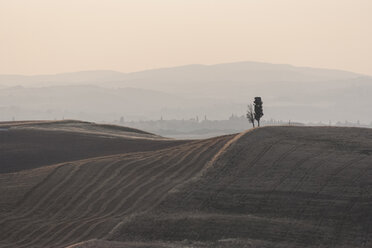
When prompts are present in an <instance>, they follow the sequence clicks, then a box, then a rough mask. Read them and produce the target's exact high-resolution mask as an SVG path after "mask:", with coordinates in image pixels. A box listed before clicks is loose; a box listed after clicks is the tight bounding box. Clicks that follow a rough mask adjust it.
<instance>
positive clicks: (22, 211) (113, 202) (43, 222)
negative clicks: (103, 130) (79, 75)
mask: <svg viewBox="0 0 372 248" xmlns="http://www.w3.org/2000/svg"><path fill="white" fill-rule="evenodd" d="M232 137H233V136H224V137H218V138H213V139H208V140H200V141H187V142H184V143H183V144H178V145H175V144H173V146H171V147H168V148H164V149H158V150H156V151H143V152H131V153H123V154H119V155H112V156H104V157H99V158H89V159H86V160H79V161H73V162H67V163H60V164H57V165H52V166H44V167H40V168H36V169H32V170H27V171H21V172H18V173H8V174H0V195H1V201H0V247H64V246H65V245H68V244H71V243H75V242H79V241H83V240H88V239H92V238H103V237H104V236H105V235H107V234H108V233H109V232H110V231H111V230H112V229H113V228H114V227H115V226H116V225H118V224H119V223H120V222H121V221H123V220H125V219H126V218H130V216H131V215H133V214H139V213H141V212H145V211H148V210H149V209H151V208H153V207H154V206H156V205H157V204H159V203H160V202H161V201H162V200H163V199H164V197H165V196H166V195H167V192H169V191H170V190H171V189H172V188H174V187H175V186H177V185H179V184H182V183H183V182H184V181H186V180H188V179H190V178H192V177H194V176H195V175H196V174H198V173H199V172H200V171H201V170H202V169H203V168H204V167H205V165H206V164H207V162H208V161H209V160H210V159H211V158H212V157H213V156H214V154H216V153H217V152H218V151H219V150H220V149H221V147H222V146H223V145H224V144H225V143H226V142H227V141H228V140H230V139H231V138H232ZM146 142H153V141H152V140H147V141H146ZM158 142H166V143H168V142H169V141H166V140H163V141H158ZM144 145H145V146H146V144H144Z"/></svg>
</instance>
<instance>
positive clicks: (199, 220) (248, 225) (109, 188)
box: [0, 127, 372, 247]
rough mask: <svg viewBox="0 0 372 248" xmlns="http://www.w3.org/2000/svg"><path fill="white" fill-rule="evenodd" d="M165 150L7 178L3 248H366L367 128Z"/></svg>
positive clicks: (370, 213)
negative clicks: (75, 244) (364, 247)
mask: <svg viewBox="0 0 372 248" xmlns="http://www.w3.org/2000/svg"><path fill="white" fill-rule="evenodd" d="M154 140H155V138H153V139H138V142H154ZM156 141H157V142H159V143H161V142H169V141H167V140H156ZM168 144H171V143H168ZM168 146H169V147H165V148H163V149H158V150H152V151H143V152H138V151H137V152H128V151H124V152H123V153H122V154H116V155H110V156H104V157H94V158H88V159H83V160H77V161H72V162H66V163H60V164H57V165H52V166H43V167H40V168H36V169H31V170H26V171H21V172H18V173H10V174H0V194H1V201H0V207H1V208H0V214H1V218H0V247H64V246H67V245H73V244H74V243H78V242H82V241H85V240H92V239H102V240H103V239H106V240H112V242H108V241H105V242H104V241H94V242H88V243H85V244H80V245H78V246H76V247H110V246H111V247H189V246H190V245H193V246H194V247H343V246H344V247H360V246H363V245H365V246H366V247H368V246H369V245H370V244H371V238H372V237H371V234H370V233H371V230H370V228H371V226H372V204H371V202H372V196H371V193H370V192H371V187H372V185H371V184H370V182H371V179H372V159H371V153H370V152H371V151H372V131H371V130H367V129H353V128H306V127H270V128H261V129H256V130H254V131H252V132H247V133H244V134H241V135H239V136H234V135H232V136H224V137H217V138H213V139H208V140H199V141H188V142H186V141H185V142H184V143H182V142H181V143H174V144H172V145H168ZM19 182H22V183H19ZM185 240H186V241H185ZM114 241H115V242H114ZM116 241H121V242H124V243H120V242H116ZM169 242H171V243H169ZM94 244H96V246H94ZM97 244H99V245H97Z"/></svg>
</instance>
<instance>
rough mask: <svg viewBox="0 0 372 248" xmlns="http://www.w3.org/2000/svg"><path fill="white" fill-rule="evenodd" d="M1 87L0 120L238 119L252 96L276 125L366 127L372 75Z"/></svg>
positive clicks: (35, 82)
mask: <svg viewBox="0 0 372 248" xmlns="http://www.w3.org/2000/svg"><path fill="white" fill-rule="evenodd" d="M0 85H2V88H0V110H1V112H2V115H1V116H0V121H7V120H12V119H15V120H21V119H48V120H53V119H63V118H69V119H80V120H88V121H105V122H113V121H114V120H119V118H120V117H121V116H124V118H125V120H149V119H150V120H157V119H159V118H160V116H163V117H164V118H165V119H168V120H169V119H190V118H195V116H196V115H198V116H199V117H202V116H204V115H207V116H208V119H226V118H228V116H231V114H232V113H235V114H238V115H243V114H244V113H245V112H246V107H247V104H248V103H249V102H251V101H252V99H253V97H255V96H261V97H262V98H263V99H264V104H265V115H266V116H270V117H271V118H273V119H276V120H289V119H290V120H296V121H300V122H301V121H302V122H304V121H313V122H318V121H323V123H325V122H328V121H329V120H332V121H334V122H336V121H344V120H345V119H346V120H349V121H353V122H356V121H357V120H360V121H362V122H365V123H370V122H371V119H370V117H369V116H370V114H369V113H370V109H371V108H372V101H371V98H370V96H371V94H372V78H371V77H370V76H366V75H361V74H356V73H352V72H345V71H338V70H327V69H317V68H306V67H296V66H291V65H282V64H268V63H257V62H238V63H227V64H217V65H187V66H180V67H173V68H162V69H154V70H147V71H141V72H134V73H120V72H113V71H84V72H74V73H63V74H56V75H36V76H17V75H11V76H9V75H0ZM349 102H353V103H354V104H356V105H357V106H358V107H357V108H355V105H353V104H347V103H349ZM345 112H348V113H349V114H348V115H347V116H345Z"/></svg>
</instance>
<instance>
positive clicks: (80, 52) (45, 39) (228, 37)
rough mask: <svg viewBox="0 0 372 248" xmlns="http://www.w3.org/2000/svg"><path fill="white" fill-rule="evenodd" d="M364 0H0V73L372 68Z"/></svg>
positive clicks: (370, 4)
mask: <svg viewBox="0 0 372 248" xmlns="http://www.w3.org/2000/svg"><path fill="white" fill-rule="evenodd" d="M371 13H372V1H371V0H214V1H212V0H157V1H153V0H147V1H146V0H105V1H103V0H63V1H62V0H23V1H22V0H0V74H44V73H48V74H49V73H60V72H70V71H80V70H97V69H104V70H117V71H122V72H132V71H140V70H145V69H151V68H159V67H169V66H177V65H184V64H195V63H198V64H217V63H223V62H233V61H262V62H272V63H286V64H293V65H298V66H312V67H322V68H333V69H343V70H349V71H353V72H358V73H364V74H369V75H372V47H371V44H372V28H371V26H372V14H371Z"/></svg>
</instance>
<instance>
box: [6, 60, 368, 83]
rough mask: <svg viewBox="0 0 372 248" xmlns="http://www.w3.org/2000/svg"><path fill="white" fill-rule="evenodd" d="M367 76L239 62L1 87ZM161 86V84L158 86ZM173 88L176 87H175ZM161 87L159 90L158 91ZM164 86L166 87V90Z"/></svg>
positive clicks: (76, 75)
mask: <svg viewBox="0 0 372 248" xmlns="http://www.w3.org/2000/svg"><path fill="white" fill-rule="evenodd" d="M363 76H364V75H361V74H357V73H352V72H347V71H341V70H329V69H318V68H310V67H296V66H291V65H285V64H269V63H259V62H236V63H226V64H216V65H196V64H195V65H186V66H178V67H171V68H161V69H152V70H145V71H140V72H133V73H121V72H116V71H108V70H97V71H80V72H71V73H60V74H54V75H32V76H25V75H0V85H9V86H11V85H23V86H29V85H38V86H40V85H42V86H45V84H46V83H47V84H48V86H51V85H53V84H64V85H66V84H76V83H77V84H81V83H87V84H92V83H99V84H100V85H101V86H102V84H104V83H109V84H116V83H119V84H120V86H126V87H128V86H131V87H139V88H148V89H151V88H153V87H154V86H155V87H156V89H158V90H164V89H165V90H168V89H169V88H172V89H173V88H174V86H177V85H180V84H182V83H184V82H188V83H193V82H206V83H208V82H212V81H228V82H229V81H245V82H280V81H286V82H298V81H308V82H316V81H331V80H345V79H351V78H357V77H363ZM159 84H160V85H159ZM172 86H173V87H172ZM159 87H160V88H159ZM163 87H165V88H163Z"/></svg>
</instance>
